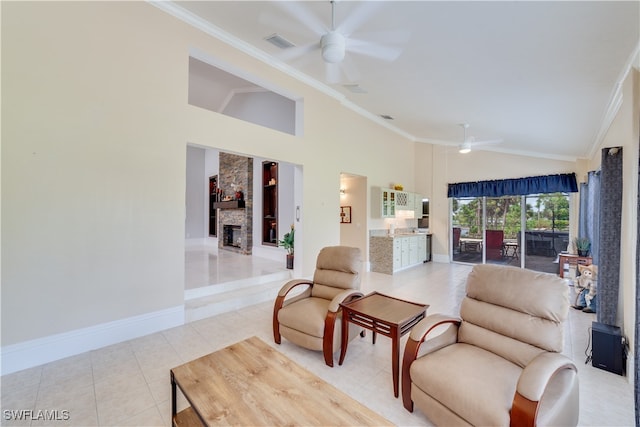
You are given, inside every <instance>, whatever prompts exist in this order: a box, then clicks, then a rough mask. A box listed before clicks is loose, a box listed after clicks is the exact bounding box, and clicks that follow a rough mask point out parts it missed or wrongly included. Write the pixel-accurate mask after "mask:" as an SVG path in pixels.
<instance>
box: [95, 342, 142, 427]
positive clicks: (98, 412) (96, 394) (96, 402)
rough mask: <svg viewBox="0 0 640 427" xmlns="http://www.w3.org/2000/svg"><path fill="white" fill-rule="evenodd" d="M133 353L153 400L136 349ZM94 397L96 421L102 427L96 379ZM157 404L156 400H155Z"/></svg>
mask: <svg viewBox="0 0 640 427" xmlns="http://www.w3.org/2000/svg"><path fill="white" fill-rule="evenodd" d="M131 352H132V353H133V357H134V359H135V361H136V364H137V365H138V370H139V371H140V373H141V375H142V378H143V379H144V383H145V385H146V386H147V389H148V390H149V393H150V394H151V397H152V398H153V393H151V390H150V388H149V383H148V381H147V378H146V377H145V376H144V375H143V370H142V366H141V365H140V360H139V359H138V357H137V355H136V351H135V349H134V348H133V347H132V348H131ZM92 374H93V363H92ZM93 396H94V399H95V404H96V420H97V421H98V425H99V426H102V425H103V424H102V422H101V421H100V411H98V392H97V390H96V382H95V378H94V381H93ZM153 400H154V402H155V399H153ZM124 419H125V418H124V417H123V419H122V420H124Z"/></svg>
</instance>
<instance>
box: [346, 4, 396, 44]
mask: <svg viewBox="0 0 640 427" xmlns="http://www.w3.org/2000/svg"><path fill="white" fill-rule="evenodd" d="M356 3H357V4H358V6H357V7H356V8H354V9H353V10H352V11H351V12H349V14H348V15H347V17H346V18H345V19H344V20H343V21H342V22H339V23H338V26H337V27H336V30H337V31H340V32H341V33H342V34H344V35H345V36H350V35H351V34H353V33H354V32H356V31H357V30H358V28H360V27H361V26H362V24H363V23H365V22H366V21H368V20H369V18H371V16H372V15H374V14H375V13H377V12H378V11H379V10H380V8H382V6H384V3H385V2H382V1H362V2H356ZM339 6H340V4H339V3H338V4H337V7H339Z"/></svg>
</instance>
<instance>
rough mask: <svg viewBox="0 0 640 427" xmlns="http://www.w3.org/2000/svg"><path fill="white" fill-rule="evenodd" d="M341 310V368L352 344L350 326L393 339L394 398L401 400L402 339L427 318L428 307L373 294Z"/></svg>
mask: <svg viewBox="0 0 640 427" xmlns="http://www.w3.org/2000/svg"><path fill="white" fill-rule="evenodd" d="M340 306H341V307H342V319H343V321H342V349H341V350H340V361H339V364H340V365H342V362H343V361H344V356H345V355H346V353H347V345H348V344H349V326H348V325H349V322H351V323H354V324H356V325H359V326H362V327H363V328H366V329H369V330H370V331H373V343H374V344H375V343H376V334H382V335H384V336H386V337H389V338H391V360H392V363H393V373H392V374H393V394H394V395H395V397H398V375H399V372H400V338H401V337H402V336H403V335H404V334H406V333H407V332H409V331H410V330H411V328H413V327H414V326H415V325H416V323H418V322H419V321H420V320H422V319H423V318H424V317H425V316H426V314H427V308H429V306H428V305H425V304H419V303H415V302H410V301H405V300H401V299H398V298H393V297H390V296H387V295H383V294H379V293H378V292H373V293H371V294H369V295H366V296H364V297H362V298H359V299H356V300H354V301H351V302H348V303H344V304H340Z"/></svg>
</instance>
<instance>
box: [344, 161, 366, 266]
mask: <svg viewBox="0 0 640 427" xmlns="http://www.w3.org/2000/svg"><path fill="white" fill-rule="evenodd" d="M339 194H340V216H339V218H338V219H337V221H339V222H340V244H341V245H344V246H352V247H356V248H360V250H361V251H362V256H363V261H364V262H365V263H366V262H367V261H368V257H369V251H368V247H369V242H368V233H367V228H368V227H367V206H368V204H367V177H364V176H360V175H354V174H350V173H346V172H342V173H341V174H340V189H339Z"/></svg>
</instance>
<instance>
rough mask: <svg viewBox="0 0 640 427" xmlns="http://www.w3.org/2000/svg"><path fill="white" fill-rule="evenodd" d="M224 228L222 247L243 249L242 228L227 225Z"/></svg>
mask: <svg viewBox="0 0 640 427" xmlns="http://www.w3.org/2000/svg"><path fill="white" fill-rule="evenodd" d="M222 228H223V232H222V246H233V247H234V248H242V226H240V225H227V224H225V225H223V227H222Z"/></svg>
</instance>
